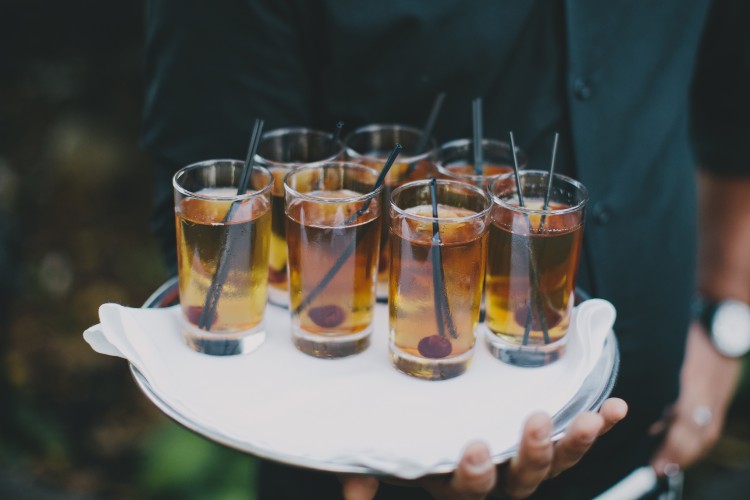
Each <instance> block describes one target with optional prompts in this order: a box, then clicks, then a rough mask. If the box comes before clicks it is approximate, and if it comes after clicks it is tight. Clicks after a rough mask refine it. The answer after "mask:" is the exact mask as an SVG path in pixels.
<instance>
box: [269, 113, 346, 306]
mask: <svg viewBox="0 0 750 500" xmlns="http://www.w3.org/2000/svg"><path fill="white" fill-rule="evenodd" d="M343 153H344V144H343V143H342V142H341V141H340V140H338V139H337V138H336V137H335V136H334V134H331V133H328V132H323V131H320V130H313V129H309V128H301V127H300V128H280V129H276V130H271V131H269V132H266V133H265V134H263V137H262V138H261V141H260V145H259V146H258V153H257V155H256V162H257V164H258V165H263V166H265V167H266V168H268V170H270V171H271V174H272V175H273V178H274V186H273V190H272V191H271V209H272V212H273V217H272V222H271V253H270V260H269V266H268V284H269V289H268V299H269V301H271V302H272V303H274V304H276V305H280V306H285V307H286V306H287V305H288V304H289V290H288V288H289V285H288V283H287V255H286V224H285V220H286V216H285V215H284V203H285V202H284V177H285V176H286V174H287V173H289V172H290V171H291V170H293V169H294V168H296V167H299V166H302V165H312V164H318V163H323V162H327V161H335V160H339V159H341V158H342V157H343Z"/></svg>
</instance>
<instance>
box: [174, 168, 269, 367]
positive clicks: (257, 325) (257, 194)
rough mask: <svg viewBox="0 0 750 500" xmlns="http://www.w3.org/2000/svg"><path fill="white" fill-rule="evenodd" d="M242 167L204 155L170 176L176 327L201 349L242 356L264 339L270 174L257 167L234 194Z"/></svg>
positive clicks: (214, 352)
mask: <svg viewBox="0 0 750 500" xmlns="http://www.w3.org/2000/svg"><path fill="white" fill-rule="evenodd" d="M243 168H244V164H243V162H242V161H239V160H209V161H204V162H201V163H195V164H193V165H189V166H187V167H185V168H183V169H181V170H180V171H178V172H177V173H176V174H175V176H174V178H173V181H172V184H173V186H174V199H175V222H176V229H177V270H178V282H179V290H180V307H181V309H182V332H183V336H184V339H185V341H186V343H187V344H188V346H190V347H191V348H192V349H194V350H196V351H199V352H204V353H206V354H214V355H229V354H243V353H247V352H250V351H252V350H254V349H256V348H257V347H258V346H260V345H261V344H262V343H263V340H264V339H265V327H264V323H263V313H264V311H265V307H266V286H267V280H268V247H269V238H270V233H271V200H270V193H271V187H272V186H273V177H272V176H271V173H270V172H269V171H268V170H267V169H265V168H263V167H259V166H255V167H254V168H253V171H252V175H251V177H250V180H249V185H248V188H247V191H246V192H245V193H244V194H238V187H239V185H240V178H241V176H242V171H243Z"/></svg>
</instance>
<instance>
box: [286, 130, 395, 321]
mask: <svg viewBox="0 0 750 500" xmlns="http://www.w3.org/2000/svg"><path fill="white" fill-rule="evenodd" d="M400 152H401V144H396V146H394V148H393V151H391V154H390V155H389V156H388V160H386V162H385V165H383V170H381V171H380V175H378V178H377V180H376V181H375V185H374V186H373V188H372V191H377V189H378V188H379V187H380V186H382V185H383V183H384V182H385V176H386V175H388V171H389V170H390V169H391V167H392V166H393V163H394V162H395V161H396V157H397V156H398V155H399V153H400ZM372 191H371V192H372ZM371 202H372V198H369V199H368V200H366V201H365V203H364V204H363V205H362V206H361V207H360V208H359V210H357V211H356V212H355V213H354V214H352V215H351V216H349V217H348V218H347V219H346V221H344V224H345V225H348V224H351V223H352V222H354V221H355V220H357V219H358V218H359V217H361V216H362V215H363V214H364V213H365V212H366V211H367V209H368V208H369V206H370V203H371ZM381 210H382V209H381ZM369 227H371V226H368V229H369ZM364 239H365V238H359V239H356V238H354V239H352V241H351V242H349V246H347V247H346V249H344V251H343V252H342V253H341V255H339V258H338V259H336V262H334V263H333V265H332V266H331V269H329V270H328V272H327V273H326V274H325V276H323V278H321V280H320V282H319V283H318V284H317V286H316V287H315V288H313V289H312V290H310V293H308V294H307V297H305V298H304V299H302V301H300V303H299V304H298V305H297V307H295V308H294V313H295V314H299V313H300V312H302V310H303V309H305V307H307V306H308V305H310V303H311V302H312V301H313V300H315V297H317V296H318V295H320V292H322V291H323V290H324V289H325V287H327V286H328V284H329V283H330V282H331V280H332V279H333V278H334V276H336V274H337V273H338V272H339V271H340V270H341V267H342V266H343V265H344V263H345V262H346V261H347V260H348V259H349V257H351V256H352V254H354V251H355V250H356V249H357V246H358V245H359V243H360V242H362V241H364Z"/></svg>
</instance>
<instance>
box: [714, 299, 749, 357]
mask: <svg viewBox="0 0 750 500" xmlns="http://www.w3.org/2000/svg"><path fill="white" fill-rule="evenodd" d="M711 326H712V328H711V330H712V332H711V335H712V336H713V339H714V343H715V345H716V348H717V349H718V350H719V351H720V352H721V353H722V354H725V355H726V356H731V357H739V356H743V355H744V354H746V353H747V352H748V351H750V307H748V306H747V305H746V304H745V303H743V302H740V301H738V300H728V301H725V302H722V303H721V304H719V306H718V307H717V308H716V313H715V314H714V320H713V324H712V325H711Z"/></svg>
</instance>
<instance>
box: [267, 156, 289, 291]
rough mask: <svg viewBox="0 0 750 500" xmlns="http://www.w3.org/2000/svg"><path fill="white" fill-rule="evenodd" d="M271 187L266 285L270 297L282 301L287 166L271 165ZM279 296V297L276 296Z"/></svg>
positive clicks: (284, 262) (285, 263) (284, 284)
mask: <svg viewBox="0 0 750 500" xmlns="http://www.w3.org/2000/svg"><path fill="white" fill-rule="evenodd" d="M270 170H271V174H272V175H273V189H272V190H271V213H272V217H271V242H270V254H269V260H268V285H269V286H270V287H271V288H272V290H273V291H272V292H271V293H272V294H273V295H272V299H273V301H274V303H275V302H277V301H278V302H283V303H285V302H286V301H285V300H283V299H285V298H286V295H287V293H288V292H287V290H288V288H289V285H288V282H287V269H286V267H287V255H286V214H285V213H284V205H285V200H284V176H286V174H287V173H288V172H289V171H290V170H291V169H289V168H278V167H271V168H270ZM277 297H279V298H277Z"/></svg>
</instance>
